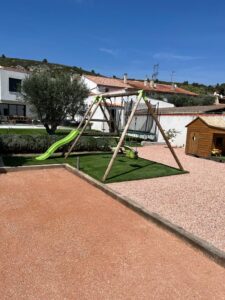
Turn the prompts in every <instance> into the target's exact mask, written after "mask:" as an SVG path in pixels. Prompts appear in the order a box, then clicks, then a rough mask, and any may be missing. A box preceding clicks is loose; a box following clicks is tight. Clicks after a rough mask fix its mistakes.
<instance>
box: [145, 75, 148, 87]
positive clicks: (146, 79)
mask: <svg viewBox="0 0 225 300" xmlns="http://www.w3.org/2000/svg"><path fill="white" fill-rule="evenodd" d="M147 85H148V76H147V75H146V77H145V80H144V86H147Z"/></svg>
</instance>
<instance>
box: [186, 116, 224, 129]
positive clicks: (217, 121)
mask: <svg viewBox="0 0 225 300" xmlns="http://www.w3.org/2000/svg"><path fill="white" fill-rule="evenodd" d="M198 119H200V120H201V121H202V122H203V123H205V124H206V125H207V126H209V127H213V128H217V129H220V130H221V129H222V130H225V119H224V118H223V117H222V116H221V117H215V116H201V117H198V118H196V119H195V120H193V121H192V122H190V123H189V124H187V125H186V127H188V126H190V125H191V124H192V123H194V122H195V121H196V120H198Z"/></svg>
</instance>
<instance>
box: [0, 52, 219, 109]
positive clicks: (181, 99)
mask: <svg viewBox="0 0 225 300" xmlns="http://www.w3.org/2000/svg"><path fill="white" fill-rule="evenodd" d="M0 66H4V67H13V68H16V69H18V70H24V71H31V72H32V71H34V70H43V71H45V70H50V71H52V72H54V73H55V74H57V73H62V72H65V73H72V74H79V75H83V74H84V75H85V74H86V75H97V76H100V74H99V73H96V72H95V70H91V71H88V70H84V69H83V68H81V67H77V66H68V65H63V64H57V63H51V62H48V60H47V59H46V58H44V59H43V60H42V61H38V60H30V59H21V58H10V57H7V56H5V55H4V54H2V55H1V56H0ZM101 76H103V75H101ZM112 77H113V78H118V79H119V77H117V76H115V75H113V76H112ZM129 79H130V80H132V79H131V78H129ZM156 82H158V83H162V84H171V82H168V81H162V80H158V79H157V80H156ZM175 84H176V85H177V86H178V87H181V88H184V89H186V90H188V91H191V92H194V93H196V94H198V95H199V96H198V97H190V96H185V95H182V96H178V95H177V96H172V97H168V101H169V102H170V103H173V104H174V105H175V106H192V105H210V104H213V103H214V100H215V99H214V97H212V96H213V93H214V92H215V91H217V92H218V93H219V94H222V95H225V83H222V84H217V85H205V84H202V83H197V82H193V83H190V82H188V81H184V82H175ZM153 98H154V95H153ZM156 98H157V99H159V98H160V97H159V95H156ZM163 98H164V96H163V95H162V99H163Z"/></svg>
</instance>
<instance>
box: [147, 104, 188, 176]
mask: <svg viewBox="0 0 225 300" xmlns="http://www.w3.org/2000/svg"><path fill="white" fill-rule="evenodd" d="M145 104H146V105H147V108H148V111H149V112H150V114H151V116H152V117H153V119H154V121H155V122H156V125H157V126H158V128H159V131H160V132H161V134H162V136H163V138H164V140H165V142H166V144H167V146H168V148H169V150H170V152H171V153H172V155H173V157H174V159H175V161H176V163H177V165H178V166H179V169H180V170H182V171H183V170H184V168H183V166H182V165H181V162H180V161H179V159H178V157H177V155H176V153H175V151H174V149H173V147H172V146H171V144H170V142H169V140H168V138H167V136H166V134H165V132H164V130H163V128H162V126H161V124H160V122H159V120H158V118H157V116H156V114H155V113H154V110H153V108H152V105H151V104H150V103H149V102H148V101H146V100H145Z"/></svg>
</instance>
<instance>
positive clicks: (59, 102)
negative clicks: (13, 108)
mask: <svg viewBox="0 0 225 300" xmlns="http://www.w3.org/2000/svg"><path fill="white" fill-rule="evenodd" d="M22 94H23V96H24V100H25V101H26V102H27V103H28V104H30V105H31V107H32V108H33V109H34V111H35V112H36V114H37V116H38V118H39V119H40V120H41V122H42V123H43V125H44V126H45V128H46V130H47V132H48V133H49V134H54V132H55V131H56V129H57V126H58V125H60V124H61V123H62V121H63V120H64V119H65V118H66V116H68V115H70V116H71V117H72V118H73V117H74V116H75V114H77V113H81V112H83V110H84V99H85V98H87V96H88V94H89V91H88V89H87V88H86V86H85V84H84V83H83V81H82V80H81V78H80V77H79V76H78V75H73V76H71V74H67V73H57V74H54V73H52V72H50V71H39V72H35V73H33V74H31V75H30V76H29V77H27V78H25V80H24V81H23V85H22Z"/></svg>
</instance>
